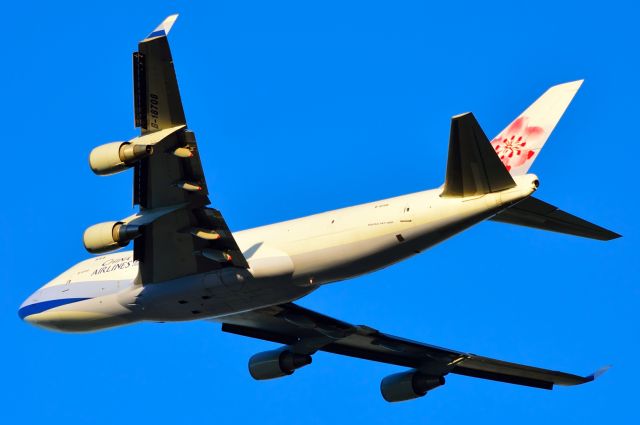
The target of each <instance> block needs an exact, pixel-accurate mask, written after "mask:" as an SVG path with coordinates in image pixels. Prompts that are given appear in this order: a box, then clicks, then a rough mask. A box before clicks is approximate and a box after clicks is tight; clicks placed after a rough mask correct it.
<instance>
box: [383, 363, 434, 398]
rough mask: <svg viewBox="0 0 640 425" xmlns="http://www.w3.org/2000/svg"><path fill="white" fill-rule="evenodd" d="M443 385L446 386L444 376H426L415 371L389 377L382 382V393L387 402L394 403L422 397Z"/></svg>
mask: <svg viewBox="0 0 640 425" xmlns="http://www.w3.org/2000/svg"><path fill="white" fill-rule="evenodd" d="M441 385H444V376H431V375H425V374H423V373H420V372H418V371H415V370H413V371H410V372H402V373H396V374H394V375H389V376H387V377H386V378H384V379H383V380H382V382H380V392H381V393H382V397H383V398H384V399H385V400H386V401H388V402H390V403H393V402H396V401H405V400H411V399H414V398H418V397H422V396H424V395H426V394H427V392H428V391H431V390H432V389H434V388H437V387H439V386H441Z"/></svg>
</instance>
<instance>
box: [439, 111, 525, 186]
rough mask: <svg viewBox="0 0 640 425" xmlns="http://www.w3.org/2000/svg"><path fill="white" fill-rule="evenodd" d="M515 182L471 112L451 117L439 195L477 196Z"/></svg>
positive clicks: (513, 184)
mask: <svg viewBox="0 0 640 425" xmlns="http://www.w3.org/2000/svg"><path fill="white" fill-rule="evenodd" d="M515 185H516V183H515V182H514V181H513V178H512V177H511V175H510V174H509V172H508V171H507V169H506V168H505V166H504V165H503V164H502V162H501V161H500V158H498V155H497V154H496V153H495V150H494V149H493V148H492V147H491V144H490V143H489V140H488V139H487V136H486V135H485V134H484V131H482V128H480V125H479V124H478V121H476V118H475V117H474V116H473V114H472V113H471V112H468V113H466V114H462V115H457V116H455V117H453V118H452V119H451V135H450V137H449V157H448V159H447V174H446V177H445V183H444V190H443V191H442V196H447V197H465V196H478V195H484V194H486V193H492V192H499V191H501V190H505V189H509V188H512V187H514V186H515Z"/></svg>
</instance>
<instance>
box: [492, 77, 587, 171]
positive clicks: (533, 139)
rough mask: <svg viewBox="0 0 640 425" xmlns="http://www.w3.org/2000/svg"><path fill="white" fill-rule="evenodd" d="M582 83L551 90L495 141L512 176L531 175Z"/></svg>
mask: <svg viewBox="0 0 640 425" xmlns="http://www.w3.org/2000/svg"><path fill="white" fill-rule="evenodd" d="M582 81H583V80H578V81H572V82H570V83H564V84H558V85H557V86H553V87H551V88H550V89H549V90H547V91H546V92H544V94H543V95H542V96H540V97H539V98H538V100H536V101H535V102H534V103H533V104H532V105H531V106H529V107H528V108H527V109H526V110H525V111H524V112H523V113H522V114H520V116H519V117H518V118H516V119H515V120H514V121H513V122H512V123H511V124H509V126H508V127H507V128H505V129H504V130H502V132H500V134H499V135H498V136H496V138H495V139H493V140H492V141H491V145H492V146H493V148H494V149H495V151H496V153H497V154H498V156H499V157H500V160H501V161H502V163H503V164H504V166H505V167H507V170H509V172H510V173H511V174H512V175H514V176H519V175H522V174H527V172H528V171H529V168H530V167H531V164H533V161H535V160H536V158H537V157H538V153H539V152H540V149H542V146H544V144H545V142H546V141H547V139H548V138H549V136H550V135H551V132H552V131H553V129H554V128H555V127H556V124H557V123H558V121H560V118H561V117H562V114H564V111H565V110H566V109H567V107H568V106H569V103H571V100H572V99H573V97H574V96H575V95H576V93H577V92H578V89H579V88H580V86H581V85H582Z"/></svg>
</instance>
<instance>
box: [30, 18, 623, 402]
mask: <svg viewBox="0 0 640 425" xmlns="http://www.w3.org/2000/svg"><path fill="white" fill-rule="evenodd" d="M176 18H177V15H172V16H169V17H168V18H167V19H165V20H164V21H163V22H162V23H161V24H160V25H159V26H158V27H157V28H156V29H154V30H153V32H151V34H149V35H148V36H147V37H146V38H145V39H144V40H142V41H141V42H140V43H139V45H138V51H136V52H134V54H133V87H134V89H133V96H134V110H135V114H134V115H135V125H136V127H138V128H140V135H139V136H138V137H135V138H134V139H132V140H129V141H123V142H113V143H107V144H105V145H102V146H99V147H97V148H95V149H93V151H92V152H91V154H90V157H89V164H90V166H91V169H92V170H93V171H94V172H95V173H96V174H98V175H110V174H114V173H119V172H122V171H124V170H127V169H129V168H132V169H133V199H134V203H135V204H136V205H138V206H139V210H138V212H137V213H136V214H134V215H132V216H130V217H126V218H123V219H121V220H117V221H111V222H106V223H100V224H96V225H93V226H91V227H89V228H88V229H87V230H86V231H85V232H84V245H85V247H86V249H87V251H89V252H90V253H92V254H97V255H96V256H93V257H91V258H89V259H87V260H85V261H82V262H80V263H78V264H76V265H74V266H73V267H71V268H69V269H68V270H66V271H65V272H63V273H62V274H61V275H60V276H58V277H56V278H55V279H53V280H52V281H51V282H49V283H47V284H46V285H44V286H43V287H42V288H40V289H38V290H37V291H36V292H34V293H33V294H32V295H31V296H29V297H28V298H27V300H26V301H25V302H24V303H23V304H22V306H21V307H20V309H19V315H20V317H21V318H22V319H24V320H25V321H27V322H28V323H31V324H33V325H36V326H39V327H43V328H47V329H52V330H57V331H63V332H87V331H96V330H99V329H105V328H111V327H115V326H122V325H128V324H133V323H136V322H143V321H154V322H177V321H186V320H208V321H211V322H216V323H220V324H221V325H222V330H223V331H225V332H230V333H234V334H237V335H243V336H246V337H251V338H259V339H263V340H267V341H272V342H274V343H277V344H280V346H279V348H276V349H274V350H271V351H267V352H263V353H259V354H256V355H254V356H253V357H251V359H250V360H249V372H250V374H251V376H252V377H253V378H255V379H258V380H262V379H272V378H278V377H283V376H286V375H291V374H292V373H293V372H294V371H295V370H297V369H299V368H302V367H304V366H306V365H309V364H310V363H311V362H312V359H313V355H314V354H315V353H316V352H318V351H325V352H331V353H336V354H341V355H346V356H352V357H357V358H361V359H366V360H372V361H378V362H384V363H389V364H393V365H397V366H401V367H403V368H405V370H404V371H402V372H400V373H397V374H394V375H391V376H388V377H386V378H384V379H382V382H381V385H380V389H381V392H382V396H383V397H384V399H385V400H387V401H390V402H396V401H403V400H409V399H413V398H418V397H421V396H424V395H425V394H427V392H428V391H431V390H432V389H434V388H437V387H439V386H441V385H443V384H444V382H445V376H446V375H447V374H450V373H452V374H458V375H466V376H470V377H475V378H483V379H491V380H494V381H501V382H506V383H511V384H518V385H526V386H530V387H537V388H544V389H552V388H553V387H554V386H555V385H577V384H583V383H585V382H589V381H592V380H593V379H594V378H595V377H597V376H598V374H599V373H601V372H602V370H601V371H600V372H596V373H595V374H592V375H588V376H578V375H573V374H569V373H564V372H558V371H553V370H547V369H541V368H536V367H532V366H525V365H520V364H516V363H509V362H505V361H501V360H496V359H492V358H488V357H483V356H478V355H475V354H469V353H467V352H464V351H457V350H451V349H448V348H441V347H437V346H434V345H429V344H424V343H421V342H416V341H410V340H407V339H403V338H400V337H397V336H393V335H389V334H386V333H383V332H380V331H378V330H376V329H374V328H372V327H369V326H364V325H354V324H351V323H346V322H343V321H341V320H337V319H334V318H331V317H328V316H325V315H323V314H320V313H317V312H314V311H311V310H309V309H306V308H304V307H301V306H299V305H297V304H294V301H296V300H298V299H300V298H302V297H304V296H305V295H308V294H310V293H311V292H313V291H315V290H317V289H319V288H320V287H322V286H323V285H326V284H328V283H331V282H336V281H341V280H345V279H351V278H354V277H357V276H360V275H363V274H365V273H370V272H373V271H375V270H378V269H381V268H383V267H387V266H389V265H391V264H394V263H397V262H399V261H402V260H404V259H406V258H408V257H411V256H413V255H416V254H418V253H420V252H423V251H425V250H427V249H429V248H430V247H432V246H434V245H436V244H438V243H440V242H442V241H444V240H446V239H448V238H450V237H452V236H454V235H456V234H457V233H460V232H462V231H464V230H466V229H468V228H470V227H471V226H474V225H476V224H479V223H481V222H483V221H485V220H492V221H497V222H502V223H507V224H511V225H521V226H529V227H533V228H537V229H543V230H550V231H555V232H561V233H566V234H570V235H576V236H582V237H586V238H592V239H598V240H611V239H615V238H617V237H619V236H620V235H618V234H616V233H614V232H612V231H609V230H607V229H604V228H602V227H600V226H597V225H594V224H592V223H589V222H587V221H585V220H582V219H580V218H578V217H575V216H573V215H571V214H569V213H566V212H564V211H562V210H560V209H558V208H557V207H555V206H553V205H550V204H548V203H546V202H544V201H541V200H540V199H538V198H536V197H534V196H533V195H534V193H535V191H536V189H537V188H538V177H537V176H535V175H534V174H531V173H529V169H530V167H531V165H532V164H533V163H534V161H535V160H536V158H537V157H538V155H539V153H540V150H541V149H542V147H543V146H544V144H545V142H546V141H547V139H548V138H549V136H550V135H551V132H552V131H553V129H554V128H555V126H556V124H557V123H558V121H559V119H560V117H561V116H562V115H563V113H564V111H565V110H566V108H567V107H568V105H569V103H570V102H571V100H572V99H573V97H574V95H575V94H576V92H577V91H578V89H579V88H580V85H581V84H582V81H574V82H570V83H565V84H560V85H557V86H554V87H551V88H550V89H549V90H547V91H546V92H545V93H544V94H543V95H542V96H541V97H540V98H539V99H538V100H536V101H535V102H534V103H533V104H532V105H531V106H530V107H529V108H527V109H526V110H525V111H524V112H523V113H522V114H521V115H520V116H518V117H517V118H516V119H515V120H514V121H513V122H512V123H510V124H509V125H508V126H507V127H506V128H505V129H504V130H503V131H502V132H500V134H498V135H497V136H496V137H495V138H493V139H492V140H489V139H488V138H487V136H486V135H485V133H484V132H483V130H482V129H481V128H480V126H479V124H478V122H477V121H476V119H475V118H474V116H473V114H471V113H466V114H462V115H458V116H455V117H453V118H452V120H451V133H450V139H449V153H448V160H447V165H446V175H445V179H444V184H443V185H442V186H440V187H438V188H435V189H431V190H426V191H423V192H418V193H412V194H408V195H403V196H398V197H395V198H390V199H383V200H380V201H376V202H371V203H367V204H363V205H357V206H353V207H349V208H342V209H338V210H334V211H328V212H324V213H320V214H315V215H312V216H308V217H303V218H299V219H296V220H290V221H285V222H281V223H276V224H271V225H268V226H262V227H258V228H254V229H248V230H244V231H238V232H231V231H230V229H229V227H228V226H227V223H226V221H225V219H224V217H223V215H222V214H221V213H220V211H218V210H217V209H215V208H212V207H211V206H210V200H209V197H208V194H209V188H208V186H207V183H206V180H205V175H204V171H203V167H202V163H201V160H200V155H199V151H198V145H197V143H196V137H195V135H194V133H193V132H192V131H191V130H190V129H189V128H188V127H187V121H186V119H185V115H184V111H183V108H182V102H181V99H180V93H179V90H178V84H177V80H176V75H175V71H174V66H173V60H172V57H171V52H170V49H169V43H168V41H167V35H168V33H169V30H170V29H171V27H172V25H173V24H174V22H175V20H176ZM130 242H133V251H121V252H112V251H116V250H118V249H120V248H122V247H125V246H126V245H128V244H129V243H130Z"/></svg>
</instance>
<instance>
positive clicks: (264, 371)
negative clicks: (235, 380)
mask: <svg viewBox="0 0 640 425" xmlns="http://www.w3.org/2000/svg"><path fill="white" fill-rule="evenodd" d="M311 361H312V358H311V356H310V355H308V354H297V353H293V352H291V351H290V350H288V349H286V348H281V349H279V350H272V351H264V352H262V353H258V354H256V355H254V356H252V357H251V358H250V359H249V373H250V374H251V376H252V377H253V379H256V380H258V381H262V380H265V379H274V378H280V377H282V376H287V375H291V374H292V373H293V372H294V371H295V370H296V369H299V368H301V367H303V366H306V365H308V364H311Z"/></svg>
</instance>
